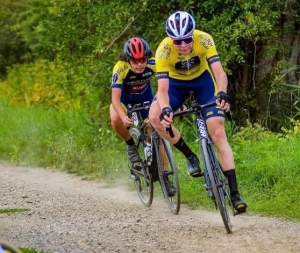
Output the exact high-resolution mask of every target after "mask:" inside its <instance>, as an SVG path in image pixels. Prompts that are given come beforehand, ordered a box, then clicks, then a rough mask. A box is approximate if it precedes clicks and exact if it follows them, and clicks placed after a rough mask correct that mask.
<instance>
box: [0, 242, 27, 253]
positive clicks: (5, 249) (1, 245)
mask: <svg viewBox="0 0 300 253" xmlns="http://www.w3.org/2000/svg"><path fill="white" fill-rule="evenodd" d="M0 253H22V251H21V250H20V249H18V247H17V246H15V245H14V244H12V243H11V242H9V241H6V240H4V239H0Z"/></svg>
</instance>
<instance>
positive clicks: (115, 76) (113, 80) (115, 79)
mask: <svg viewBox="0 0 300 253" xmlns="http://www.w3.org/2000/svg"><path fill="white" fill-rule="evenodd" d="M118 78H119V75H118V74H117V73H116V74H114V75H113V77H112V84H115V83H116V82H117V80H118Z"/></svg>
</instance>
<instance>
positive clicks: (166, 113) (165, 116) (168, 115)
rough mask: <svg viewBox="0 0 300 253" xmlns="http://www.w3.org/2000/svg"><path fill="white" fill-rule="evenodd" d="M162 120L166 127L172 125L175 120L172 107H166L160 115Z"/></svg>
mask: <svg viewBox="0 0 300 253" xmlns="http://www.w3.org/2000/svg"><path fill="white" fill-rule="evenodd" d="M159 118H160V122H161V124H162V125H163V126H164V127H170V125H171V124H172V122H173V110H172V108H170V107H164V108H163V109H162V110H161V114H160V116H159Z"/></svg>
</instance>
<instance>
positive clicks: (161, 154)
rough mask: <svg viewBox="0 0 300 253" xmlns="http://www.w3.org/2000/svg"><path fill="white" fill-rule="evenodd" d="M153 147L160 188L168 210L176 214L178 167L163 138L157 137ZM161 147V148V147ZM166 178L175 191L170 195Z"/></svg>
mask: <svg viewBox="0 0 300 253" xmlns="http://www.w3.org/2000/svg"><path fill="white" fill-rule="evenodd" d="M158 142H160V143H157V142H156V143H155V144H154V148H155V152H156V161H157V168H158V177H159V182H160V185H161V188H162V192H163V195H164V198H165V200H166V202H167V205H168V207H169V209H170V211H171V212H172V213H173V214H178V212H179V210H180V187H179V179H178V169H177V166H176V163H175V159H174V155H173V152H172V148H171V145H170V143H169V142H168V141H166V140H165V139H161V138H158ZM161 147H162V148H161ZM166 178H168V179H169V182H171V184H172V185H173V186H174V187H175V189H176V192H175V193H174V194H172V195H170V194H169V193H168V191H167V186H166V181H165V180H166Z"/></svg>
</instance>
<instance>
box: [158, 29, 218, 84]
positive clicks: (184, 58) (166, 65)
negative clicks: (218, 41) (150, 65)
mask: <svg viewBox="0 0 300 253" xmlns="http://www.w3.org/2000/svg"><path fill="white" fill-rule="evenodd" d="M193 39H194V42H193V47H192V51H191V53H189V54H188V55H182V54H180V53H179V51H178V49H177V48H176V46H175V45H174V44H173V42H172V39H171V38H170V37H166V38H165V39H164V40H163V41H162V42H161V43H160V45H159V46H158V48H157V51H156V54H155V60H156V71H157V79H161V78H168V77H170V78H173V79H178V80H193V79H195V78H197V77H199V76H200V75H201V74H202V73H204V72H205V71H208V72H210V73H211V70H210V67H209V64H211V63H213V62H216V61H220V57H219V55H218V52H217V50H216V47H215V43H214V41H213V38H212V37H211V35H210V34H208V33H205V32H203V31H200V30H194V33H193Z"/></svg>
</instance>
